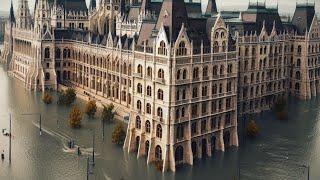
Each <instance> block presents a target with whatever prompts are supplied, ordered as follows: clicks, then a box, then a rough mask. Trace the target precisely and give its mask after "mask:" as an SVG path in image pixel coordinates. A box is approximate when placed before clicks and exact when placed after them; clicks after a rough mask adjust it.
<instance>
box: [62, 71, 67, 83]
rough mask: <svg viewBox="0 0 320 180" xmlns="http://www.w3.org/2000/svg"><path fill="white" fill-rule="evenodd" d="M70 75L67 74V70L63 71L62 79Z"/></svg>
mask: <svg viewBox="0 0 320 180" xmlns="http://www.w3.org/2000/svg"><path fill="white" fill-rule="evenodd" d="M67 77H68V74H67V71H63V77H62V80H63V81H64V80H66V79H67Z"/></svg>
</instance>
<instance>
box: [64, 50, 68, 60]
mask: <svg viewBox="0 0 320 180" xmlns="http://www.w3.org/2000/svg"><path fill="white" fill-rule="evenodd" d="M67 57H68V52H67V49H63V58H64V59H65V58H67Z"/></svg>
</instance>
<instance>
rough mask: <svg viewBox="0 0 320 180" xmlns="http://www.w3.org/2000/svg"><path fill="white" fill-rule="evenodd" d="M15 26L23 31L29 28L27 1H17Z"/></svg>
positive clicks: (29, 18) (29, 17) (29, 16)
mask: <svg viewBox="0 0 320 180" xmlns="http://www.w3.org/2000/svg"><path fill="white" fill-rule="evenodd" d="M17 26H18V28H23V29H27V28H29V27H30V26H31V14H30V10H29V5H28V0H19V7H18V17H17Z"/></svg>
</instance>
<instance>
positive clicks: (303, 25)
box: [292, 3, 315, 35]
mask: <svg viewBox="0 0 320 180" xmlns="http://www.w3.org/2000/svg"><path fill="white" fill-rule="evenodd" d="M314 16H315V6H314V4H308V3H306V4H297V6H296V10H295V12H294V15H293V19H292V24H293V25H295V26H296V28H297V33H298V34H299V35H304V34H305V32H306V31H309V29H310V26H311V23H312V20H313V18H314Z"/></svg>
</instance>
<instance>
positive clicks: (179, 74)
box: [177, 69, 181, 80]
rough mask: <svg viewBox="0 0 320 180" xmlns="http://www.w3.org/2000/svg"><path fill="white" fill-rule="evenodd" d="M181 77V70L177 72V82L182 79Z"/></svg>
mask: <svg viewBox="0 0 320 180" xmlns="http://www.w3.org/2000/svg"><path fill="white" fill-rule="evenodd" d="M180 76H181V71H180V69H179V70H178V71H177V80H179V79H180Z"/></svg>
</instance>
